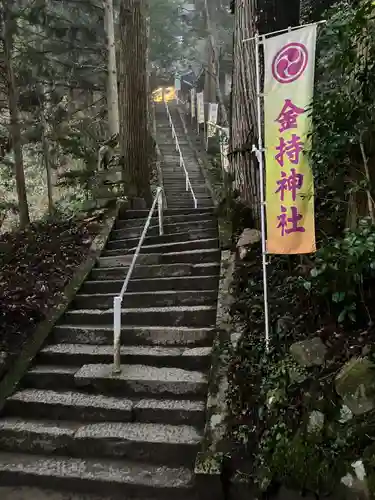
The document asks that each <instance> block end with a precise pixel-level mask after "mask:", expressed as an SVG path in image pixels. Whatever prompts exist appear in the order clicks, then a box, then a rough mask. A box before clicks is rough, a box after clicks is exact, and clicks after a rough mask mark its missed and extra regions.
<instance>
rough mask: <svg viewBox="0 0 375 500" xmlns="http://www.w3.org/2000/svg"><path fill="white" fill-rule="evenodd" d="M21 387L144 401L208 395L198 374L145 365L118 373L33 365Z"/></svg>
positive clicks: (104, 367) (105, 368)
mask: <svg viewBox="0 0 375 500" xmlns="http://www.w3.org/2000/svg"><path fill="white" fill-rule="evenodd" d="M22 383H23V387H29V388H34V389H56V387H59V388H60V390H72V389H74V390H76V389H77V387H80V388H84V390H89V392H92V390H95V392H96V393H97V391H98V390H99V393H101V394H104V395H108V394H110V395H112V394H117V393H118V394H119V395H120V396H121V397H124V394H128V395H129V396H130V395H131V396H132V397H143V398H148V399H150V398H168V399H187V398H189V399H192V400H201V399H202V398H203V397H205V396H206V393H207V376H206V375H205V374H204V373H202V372H199V371H190V370H183V369H181V368H159V367H154V366H146V365H122V366H121V373H119V374H114V373H113V365H112V364H111V365H109V364H100V363H96V364H87V365H84V366H75V367H74V366H66V365H65V366H56V365H53V366H51V365H36V366H34V367H33V368H31V369H30V370H29V371H28V372H27V374H26V375H25V378H24V379H23V381H22Z"/></svg>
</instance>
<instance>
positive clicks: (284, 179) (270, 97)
mask: <svg viewBox="0 0 375 500" xmlns="http://www.w3.org/2000/svg"><path fill="white" fill-rule="evenodd" d="M315 46H316V25H313V26H308V27H306V28H301V29H298V30H295V31H290V32H288V33H285V34H283V35H279V36H274V37H272V38H267V39H266V40H265V42H264V62H265V73H264V118H265V150H266V152H265V156H266V216H267V253H270V254H302V253H311V252H314V251H315V250H316V246H315V221H314V181H313V176H312V171H311V167H310V164H309V159H308V156H307V155H306V154H305V151H306V150H308V149H309V147H310V146H309V140H308V137H307V136H308V134H309V133H310V132H311V118H310V116H309V112H308V110H307V108H308V106H309V105H310V104H311V101H312V97H313V91H314V66H315Z"/></svg>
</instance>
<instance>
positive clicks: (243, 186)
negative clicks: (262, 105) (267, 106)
mask: <svg viewBox="0 0 375 500" xmlns="http://www.w3.org/2000/svg"><path fill="white" fill-rule="evenodd" d="M232 10H234V15H235V20H234V37H233V38H234V42H233V75H232V78H233V80H232V97H231V101H232V106H231V132H230V154H229V158H230V163H231V172H232V173H233V175H234V187H235V188H236V189H238V191H239V194H240V197H241V199H242V200H243V201H244V202H245V203H246V204H247V205H248V206H250V207H251V209H252V211H253V214H254V220H255V223H256V225H257V227H259V226H260V199H259V167H258V162H257V160H256V158H255V155H254V154H253V153H252V152H251V148H252V145H253V144H257V141H258V134H257V103H256V99H257V95H256V73H255V43H254V41H251V42H245V43H243V40H244V39H245V38H251V37H253V36H254V35H255V34H256V33H259V34H263V33H268V32H270V31H274V30H278V29H283V28H287V27H288V26H296V25H298V23H299V0H234V1H233V2H232Z"/></svg>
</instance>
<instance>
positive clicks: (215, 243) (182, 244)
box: [102, 237, 219, 257]
mask: <svg viewBox="0 0 375 500" xmlns="http://www.w3.org/2000/svg"><path fill="white" fill-rule="evenodd" d="M161 239H162V237H161ZM218 247H219V240H218V239H217V238H201V239H198V240H190V239H185V240H182V241H180V240H178V241H173V240H172V241H168V242H160V243H159V242H158V243H154V244H151V245H149V244H145V245H142V247H141V250H140V252H141V253H140V254H141V255H144V254H146V255H148V254H154V253H156V254H163V253H164V254H168V253H171V252H187V251H189V250H198V249H199V250H201V249H206V250H211V249H215V248H218ZM136 248H137V246H136V245H135V246H133V247H128V248H116V249H114V250H110V249H108V250H104V252H103V253H102V256H103V257H109V256H112V255H116V256H117V255H124V254H125V253H133V252H135V250H136Z"/></svg>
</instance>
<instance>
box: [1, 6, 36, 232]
mask: <svg viewBox="0 0 375 500" xmlns="http://www.w3.org/2000/svg"><path fill="white" fill-rule="evenodd" d="M11 10H12V2H11V1H10V0H8V1H7V2H5V5H4V40H3V44H4V62H5V67H6V77H7V93H8V105H9V115H10V130H11V136H12V147H13V154H14V169H15V177H16V188H17V197H18V207H19V217H20V227H21V229H24V228H25V227H26V226H27V225H28V224H29V223H30V218H29V207H28V203H27V195H26V184H25V172H24V167H23V156H22V142H21V126H20V122H19V112H18V97H17V88H16V79H15V76H14V70H13V37H14V31H15V23H16V20H15V18H14V17H13V15H12V11H11Z"/></svg>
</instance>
